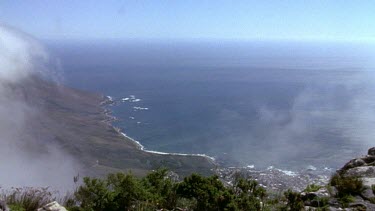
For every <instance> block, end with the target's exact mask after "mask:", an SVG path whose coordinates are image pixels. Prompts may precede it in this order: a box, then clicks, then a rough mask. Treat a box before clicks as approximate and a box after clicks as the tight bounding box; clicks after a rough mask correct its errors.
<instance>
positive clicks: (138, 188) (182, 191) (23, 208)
mask: <svg viewBox="0 0 375 211" xmlns="http://www.w3.org/2000/svg"><path fill="white" fill-rule="evenodd" d="M75 181H76V180H75ZM321 188H326V189H327V190H328V191H329V190H330V189H331V191H329V192H332V191H333V189H336V190H337V191H335V193H336V194H335V195H334V197H336V198H337V199H338V201H339V202H340V203H341V205H342V206H348V204H349V203H350V202H352V201H353V200H354V197H355V196H357V195H360V194H361V192H362V190H363V188H364V187H363V184H362V181H361V180H360V179H358V178H355V177H343V176H341V175H339V174H335V175H333V176H332V178H331V181H330V185H328V186H327V187H322V186H318V185H308V186H307V187H306V189H305V190H304V194H301V193H299V192H294V191H292V190H288V191H285V192H284V193H272V192H267V191H266V189H264V188H263V187H261V186H260V185H259V184H258V183H257V181H255V180H252V179H250V178H246V177H244V176H242V175H240V174H237V175H235V177H234V179H233V183H232V184H225V183H223V182H222V181H221V180H220V179H219V177H218V176H216V175H214V176H209V177H205V176H201V175H199V174H191V175H190V176H187V177H185V178H184V179H183V180H182V181H176V180H174V179H173V178H172V177H171V176H169V172H168V171H167V170H166V169H159V170H156V171H152V172H150V173H149V174H147V176H145V177H143V178H139V177H135V176H134V175H132V173H116V174H109V175H108V176H107V177H106V178H104V179H99V178H90V177H85V178H84V179H83V184H82V185H80V186H79V187H77V189H76V190H75V192H74V193H72V194H67V195H66V196H65V197H63V198H61V199H60V200H58V199H56V198H55V197H54V194H53V193H51V192H50V191H49V190H48V189H47V188H44V189H35V188H21V189H20V188H15V189H12V190H11V191H9V192H3V194H2V195H1V197H2V198H4V199H6V203H7V204H8V205H9V207H10V208H11V210H16V211H33V210H36V209H37V208H39V207H42V206H43V205H45V204H47V203H49V202H52V201H55V200H57V201H59V202H60V203H61V204H62V205H64V206H65V207H66V208H67V209H68V210H70V211H104V210H105V211H117V210H198V211H200V210H202V211H203V210H261V211H266V210H281V211H287V210H303V209H304V208H305V205H308V206H312V207H314V209H315V210H320V211H324V210H328V206H329V203H328V202H329V199H330V198H329V197H318V195H315V193H314V192H316V191H318V190H319V189H321ZM374 189H375V187H374V186H372V190H373V191H375V190H374Z"/></svg>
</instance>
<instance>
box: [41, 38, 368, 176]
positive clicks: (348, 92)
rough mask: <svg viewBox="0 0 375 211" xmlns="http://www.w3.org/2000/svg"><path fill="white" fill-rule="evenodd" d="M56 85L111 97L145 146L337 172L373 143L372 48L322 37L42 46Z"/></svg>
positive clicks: (121, 121)
mask: <svg viewBox="0 0 375 211" xmlns="http://www.w3.org/2000/svg"><path fill="white" fill-rule="evenodd" d="M47 46H48V48H49V50H50V51H51V52H52V54H53V55H54V56H56V58H58V59H59V61H60V64H61V71H62V72H63V74H62V75H63V79H62V81H63V83H65V84H67V85H69V86H72V87H75V88H79V89H83V90H88V91H91V92H98V93H102V94H103V95H108V96H111V97H112V98H113V99H114V100H115V101H116V102H117V103H116V105H114V106H111V107H110V109H111V110H112V111H113V115H114V116H115V117H117V118H118V121H116V122H114V125H115V126H117V127H119V128H121V129H122V131H123V132H124V133H126V134H127V135H128V136H130V137H132V138H134V139H135V140H137V141H139V142H140V143H141V144H142V145H143V146H144V147H145V149H147V150H153V151H161V152H175V153H194V154H206V155H209V156H212V157H214V158H215V159H216V160H217V162H218V163H220V164H222V165H224V166H252V165H254V166H255V167H256V168H259V169H262V168H267V167H269V166H274V167H277V168H282V169H288V170H301V169H306V168H311V169H315V168H317V169H329V168H338V167H340V166H341V165H343V164H344V162H346V161H347V160H348V159H351V158H352V157H353V156H358V155H361V154H365V153H366V150H367V149H368V148H369V147H370V146H373V145H374V143H375V142H374V137H375V136H374V135H375V132H374V131H375V130H373V129H374V128H375V94H374V93H375V92H374V91H375V84H374V82H375V80H374V76H375V73H374V72H373V71H374V70H375V69H374V65H373V64H372V61H373V59H372V58H373V56H372V55H374V54H373V53H374V51H373V50H372V49H373V48H372V47H371V46H368V45H364V44H343V43H324V42H310V43H302V42H229V41H210V42H205V41H190V42H189V41H185V42H182V41H181V42H177V41H169V42H166V41H139V40H135V41H123V42H120V41H84V42H78V41H75V42H73V41H71V42H69V41H64V42H52V41H49V42H47Z"/></svg>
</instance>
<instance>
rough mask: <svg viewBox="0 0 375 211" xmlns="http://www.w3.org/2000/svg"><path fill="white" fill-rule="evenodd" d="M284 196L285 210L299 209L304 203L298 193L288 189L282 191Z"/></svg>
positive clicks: (295, 210) (296, 210)
mask: <svg viewBox="0 0 375 211" xmlns="http://www.w3.org/2000/svg"><path fill="white" fill-rule="evenodd" d="M284 197H285V199H286V206H285V208H286V210H293V211H299V210H303V209H304V207H305V205H304V202H303V200H302V197H301V194H300V193H297V192H293V191H292V190H288V191H286V192H284ZM285 208H284V209H285Z"/></svg>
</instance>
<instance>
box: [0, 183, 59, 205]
mask: <svg viewBox="0 0 375 211" xmlns="http://www.w3.org/2000/svg"><path fill="white" fill-rule="evenodd" d="M1 198H3V199H5V201H6V203H7V204H8V206H9V207H10V208H11V210H15V211H34V210H36V209H37V208H40V207H42V206H43V205H45V204H47V203H49V202H51V201H54V200H55V199H56V198H54V197H53V193H51V192H50V191H49V190H48V188H12V189H11V190H10V191H6V192H3V193H2V197H1Z"/></svg>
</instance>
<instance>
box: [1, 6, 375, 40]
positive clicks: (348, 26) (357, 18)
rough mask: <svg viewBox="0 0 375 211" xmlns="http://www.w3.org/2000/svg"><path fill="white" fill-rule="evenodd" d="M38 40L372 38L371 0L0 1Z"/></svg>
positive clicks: (5, 17) (9, 18)
mask: <svg viewBox="0 0 375 211" xmlns="http://www.w3.org/2000/svg"><path fill="white" fill-rule="evenodd" d="M0 21H2V22H3V23H6V24H9V25H11V26H15V27H17V28H20V29H22V30H24V31H26V32H28V33H30V34H32V35H34V36H36V37H38V38H40V39H133V38H136V39H238V40H241V39H246V40H252V39H256V40H257V39H298V40H306V39H308V40H311V39H312V40H345V41H352V40H355V41H369V40H375V1H365V0H361V1H354V0H353V1H349V0H345V1H344V0H342V1H341V0H336V1H329V0H323V1H319V0H310V1H302V0H295V1H287V0H258V1H250V0H248V1H229V0H228V1H221V0H212V1H204V0H170V1H158V0H150V1H141V0H134V1H125V0H124V1H120V0H117V1H111V0H105V1H88V0H75V1H69V0H64V1H58V0H54V1H50V0H9V1H6V0H1V1H0Z"/></svg>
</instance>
